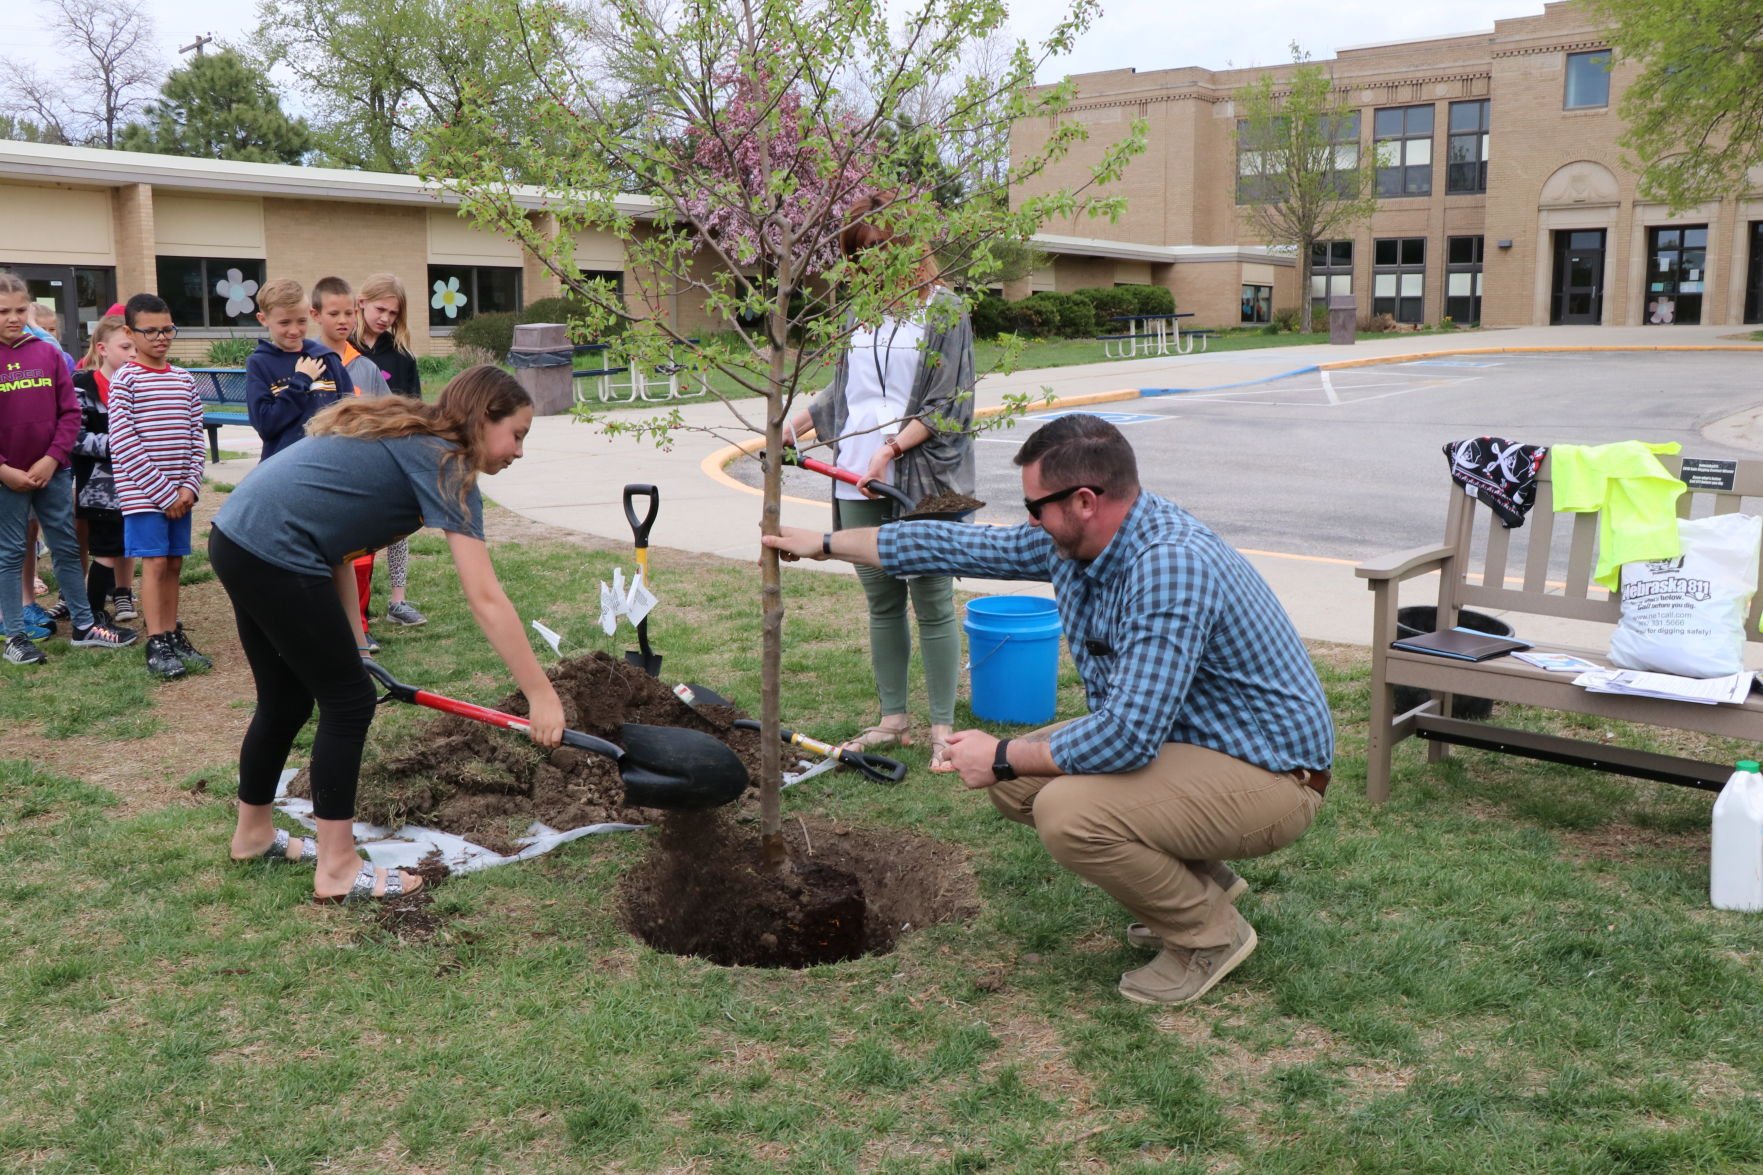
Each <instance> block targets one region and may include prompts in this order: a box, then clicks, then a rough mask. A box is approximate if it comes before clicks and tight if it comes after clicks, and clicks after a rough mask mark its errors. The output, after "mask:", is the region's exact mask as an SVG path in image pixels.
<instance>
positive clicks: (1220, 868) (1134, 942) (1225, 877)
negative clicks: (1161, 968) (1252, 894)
mask: <svg viewBox="0 0 1763 1175" xmlns="http://www.w3.org/2000/svg"><path fill="white" fill-rule="evenodd" d="M1211 873H1212V880H1213V881H1216V882H1217V883H1218V888H1220V889H1222V890H1223V891H1224V900H1225V901H1227V902H1234V901H1236V900H1237V899H1238V898H1240V897H1242V896H1243V895H1244V894H1246V893H1248V892H1249V883H1248V882H1247V881H1244V880H1243V878H1242V877H1241V876H1240V875H1239V874H1238V873H1237V871H1236V870H1235V869H1232V868H1231V867H1230V866H1229V865H1226V864H1225V863H1224V862H1223V861H1214V862H1212V869H1211ZM1126 945H1127V946H1130V947H1137V948H1138V949H1139V950H1141V951H1160V950H1162V949H1163V940H1162V939H1161V938H1158V937H1157V936H1156V935H1155V934H1154V933H1152V931H1151V928H1150V927H1149V926H1146V925H1145V924H1144V923H1143V922H1134V923H1133V924H1132V925H1130V926H1128V927H1127V928H1126Z"/></svg>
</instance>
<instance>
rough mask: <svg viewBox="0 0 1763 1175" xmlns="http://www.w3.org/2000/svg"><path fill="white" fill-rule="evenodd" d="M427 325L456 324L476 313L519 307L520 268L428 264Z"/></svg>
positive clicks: (497, 312)
mask: <svg viewBox="0 0 1763 1175" xmlns="http://www.w3.org/2000/svg"><path fill="white" fill-rule="evenodd" d="M425 292H426V294H427V298H426V299H425V300H426V301H427V302H428V307H429V326H431V327H448V326H458V325H459V324H460V323H461V322H464V321H465V320H466V319H468V318H473V317H476V316H477V315H479V314H512V313H513V312H514V311H516V310H519V309H520V270H519V269H518V268H516V267H514V266H502V265H431V266H429V284H428V289H427V290H426V291H425Z"/></svg>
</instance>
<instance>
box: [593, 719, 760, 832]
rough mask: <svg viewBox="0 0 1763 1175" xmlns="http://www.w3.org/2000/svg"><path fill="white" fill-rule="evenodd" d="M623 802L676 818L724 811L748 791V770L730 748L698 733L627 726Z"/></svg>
mask: <svg viewBox="0 0 1763 1175" xmlns="http://www.w3.org/2000/svg"><path fill="white" fill-rule="evenodd" d="M619 741H620V742H622V743H623V744H624V757H623V758H622V759H620V760H619V764H618V769H619V775H620V776H622V777H623V779H624V801H625V803H627V804H630V805H631V806H633V807H637V808H661V809H665V810H667V811H673V812H693V811H702V810H704V809H707V808H720V807H722V806H723V805H724V804H732V803H733V802H734V801H736V800H738V799H740V798H741V795H742V794H743V793H744V792H745V791H746V790H747V787H748V783H749V781H748V778H747V768H746V767H745V766H743V765H742V763H741V760H740V756H738V755H736V754H735V753H734V751H732V750H730V749H729V747H728V746H727V744H725V743H722V742H719V741H718V740H716V739H715V738H712V737H711V736H710V735H708V734H705V733H703V732H702V731H698V730H684V729H682V728H680V727H675V726H643V725H639V724H637V723H626V724H625V725H624V726H623V727H622V728H620V730H619Z"/></svg>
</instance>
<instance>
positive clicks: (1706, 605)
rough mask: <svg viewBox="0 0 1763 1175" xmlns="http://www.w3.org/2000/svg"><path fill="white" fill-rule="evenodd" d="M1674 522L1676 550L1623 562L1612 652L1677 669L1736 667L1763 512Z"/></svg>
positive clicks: (1628, 663) (1706, 671)
mask: <svg viewBox="0 0 1763 1175" xmlns="http://www.w3.org/2000/svg"><path fill="white" fill-rule="evenodd" d="M1677 530H1678V535H1679V536H1680V537H1681V538H1682V540H1683V554H1682V555H1681V556H1679V557H1678V558H1676V559H1663V560H1659V561H1657V562H1650V563H1649V562H1636V563H1624V564H1623V565H1622V621H1621V623H1619V624H1618V625H1617V626H1616V633H1615V635H1614V636H1612V637H1611V638H1610V660H1611V661H1612V662H1614V663H1615V664H1617V665H1620V666H1621V667H1622V668H1624V669H1644V670H1648V671H1650V672H1653V673H1675V674H1678V675H1679V676H1681V677H1725V676H1728V675H1729V674H1733V673H1738V672H1740V671H1741V670H1743V669H1744V667H1745V617H1746V615H1747V614H1749V612H1750V610H1751V597H1752V595H1754V594H1755V593H1756V591H1757V560H1758V550H1759V548H1760V547H1763V518H1759V517H1757V516H1756V515H1752V514H1719V515H1715V516H1714V517H1712V518H1697V519H1693V520H1685V521H1680V522H1679V523H1678V524H1677Z"/></svg>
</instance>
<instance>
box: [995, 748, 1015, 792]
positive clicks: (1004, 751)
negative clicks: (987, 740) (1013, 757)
mask: <svg viewBox="0 0 1763 1175" xmlns="http://www.w3.org/2000/svg"><path fill="white" fill-rule="evenodd" d="M992 778H993V779H995V780H997V781H998V782H999V783H1004V782H1006V781H1007V780H1011V779H1015V778H1016V768H1014V767H1012V766H1010V740H1009V739H1007V738H1001V739H999V740H998V749H997V751H995V752H994V753H993V756H992Z"/></svg>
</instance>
